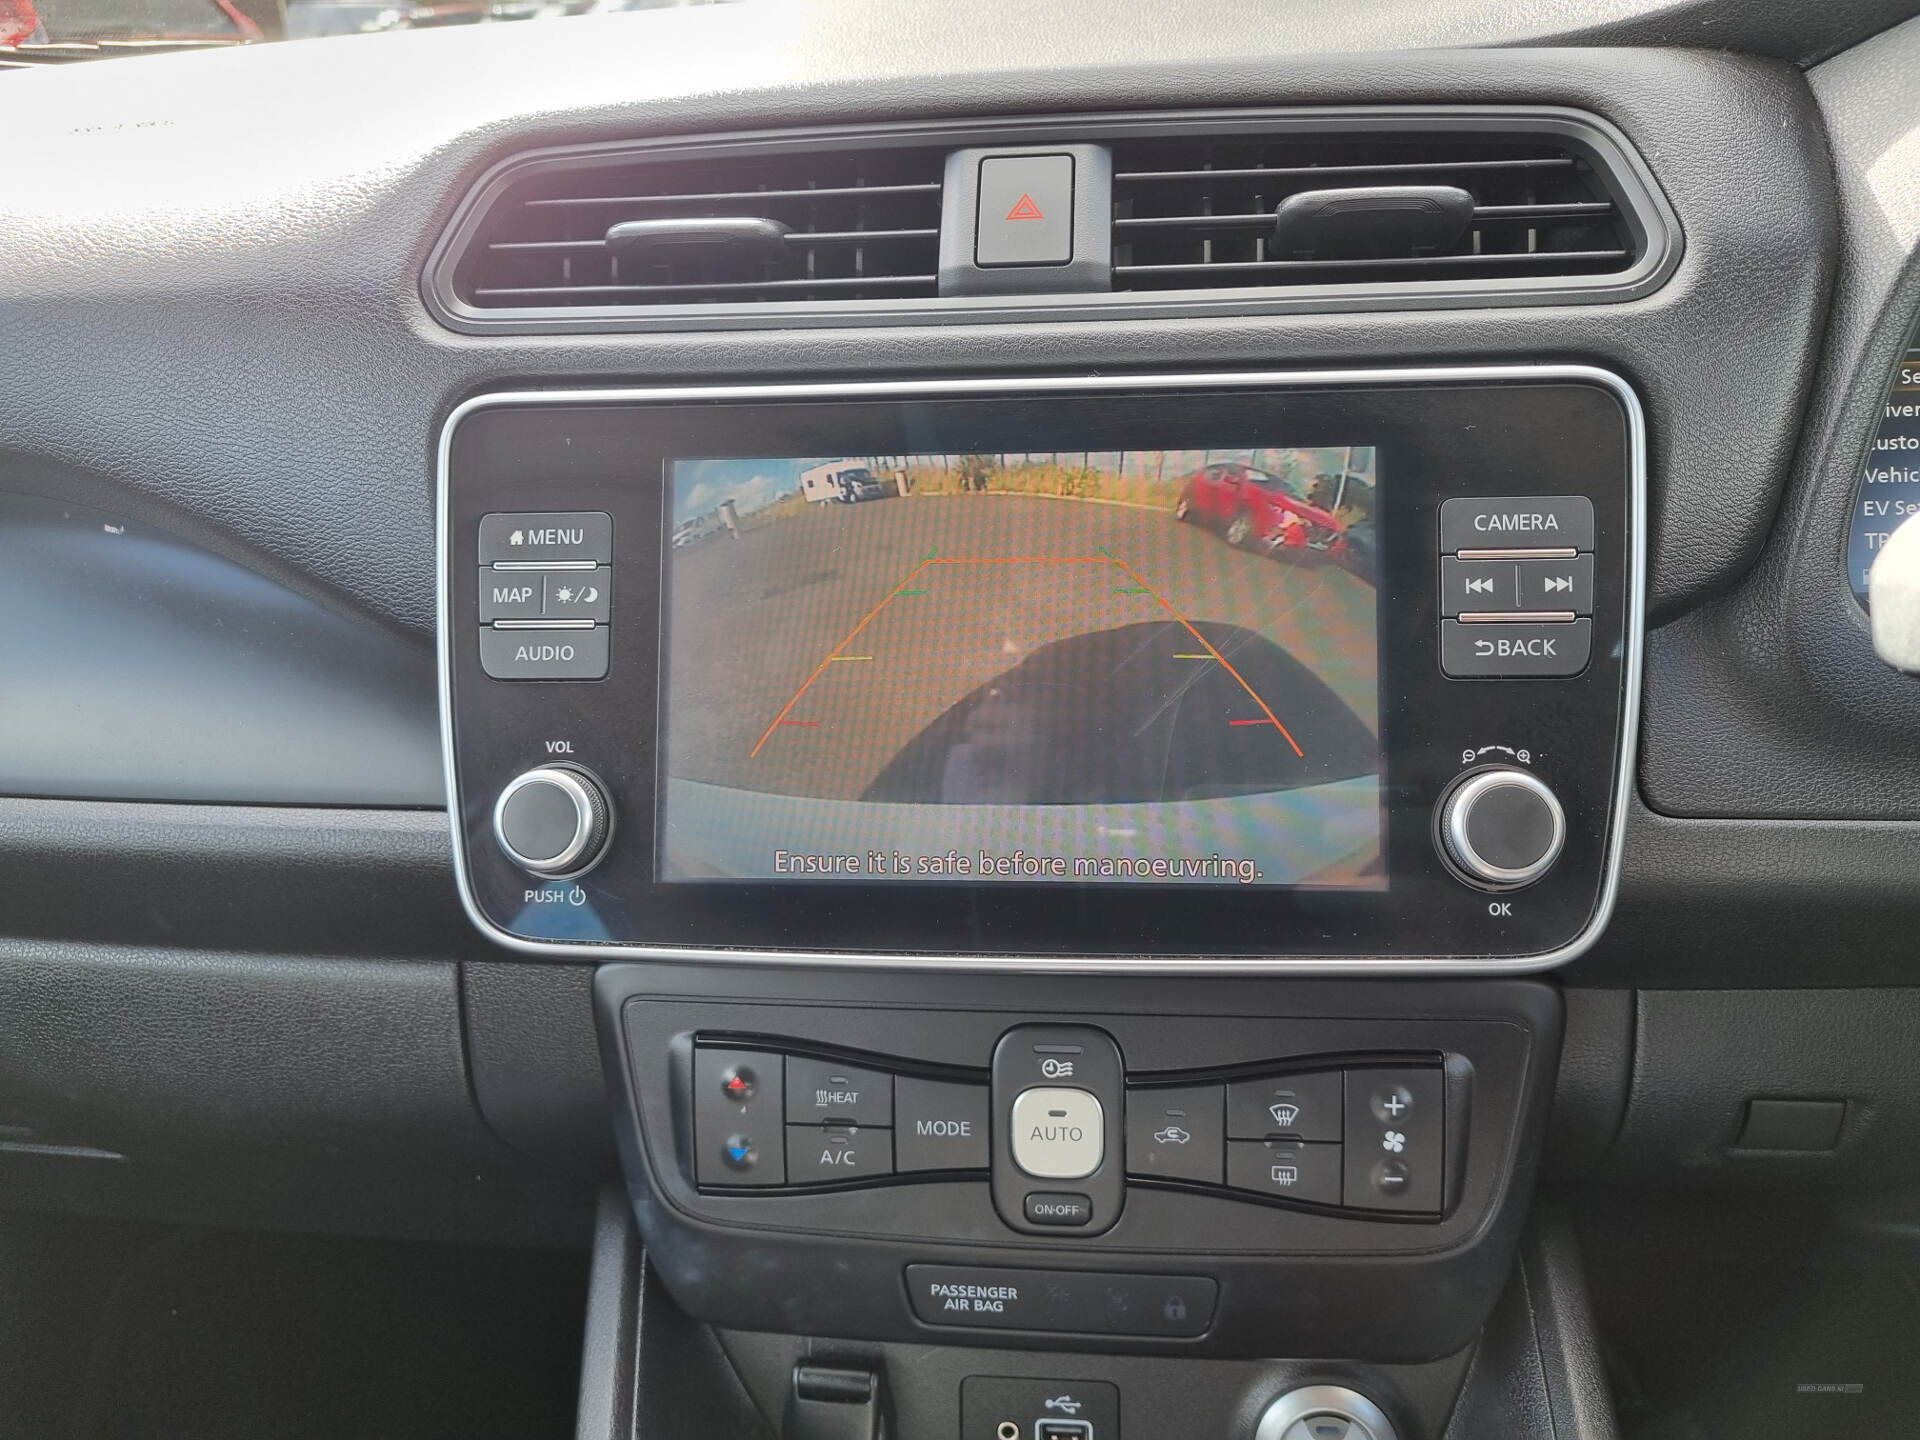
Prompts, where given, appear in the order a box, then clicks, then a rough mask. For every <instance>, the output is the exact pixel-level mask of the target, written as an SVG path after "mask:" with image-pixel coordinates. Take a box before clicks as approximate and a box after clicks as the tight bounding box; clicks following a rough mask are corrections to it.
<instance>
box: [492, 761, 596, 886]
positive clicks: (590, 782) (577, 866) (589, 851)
mask: <svg viewBox="0 0 1920 1440" xmlns="http://www.w3.org/2000/svg"><path fill="white" fill-rule="evenodd" d="M612 833H613V805H612V802H610V801H609V800H608V799H607V792H606V790H605V788H604V787H603V786H602V785H601V784H600V782H599V781H598V780H596V779H595V778H594V777H593V776H592V775H590V774H588V773H587V772H586V771H585V770H582V769H581V768H580V767H579V766H577V765H541V766H539V767H538V768H536V769H533V770H529V771H527V772H526V773H524V774H522V775H516V776H515V777H514V778H513V779H512V780H511V781H509V782H508V784H507V788H506V789H504V790H502V791H501V792H500V798H499V800H498V801H496V802H495V803H494V807H493V837H494V839H496V840H498V841H499V842H500V848H501V849H502V850H504V851H506V854H507V858H508V859H509V860H511V861H513V863H514V864H516V865H518V866H519V867H520V868H521V869H522V870H526V871H529V872H531V873H532V874H535V875H540V876H543V877H545V878H546V879H549V880H565V879H567V878H569V877H571V876H574V875H583V874H585V873H586V872H587V871H589V870H591V869H592V868H593V867H594V866H595V865H597V864H599V863H600V857H601V856H602V855H603V854H605V853H606V849H607V840H608V837H609V836H611V835H612Z"/></svg>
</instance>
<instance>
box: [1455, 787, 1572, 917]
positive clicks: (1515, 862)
mask: <svg viewBox="0 0 1920 1440" xmlns="http://www.w3.org/2000/svg"><path fill="white" fill-rule="evenodd" d="M1435 828H1436V830H1437V838H1438V840H1439V842H1440V850H1441V853H1442V854H1443V855H1444V856H1445V857H1446V858H1447V860H1448V861H1449V862H1450V863H1451V864H1452V865H1453V867H1454V869H1455V870H1457V871H1458V872H1459V873H1460V875H1461V877H1462V878H1463V879H1465V880H1467V881H1468V882H1469V883H1470V884H1474V885H1480V886H1483V887H1486V888H1489V889H1495V890H1517V889H1519V888H1520V887H1521V886H1522V885H1531V884H1533V882H1534V881H1536V880H1538V879H1539V878H1540V877H1541V876H1542V875H1544V874H1546V873H1547V871H1549V870H1551V869H1552V868H1553V862H1554V861H1555V860H1558V859H1559V858H1560V847H1561V846H1562V845H1563V844H1565V843H1566V838H1567V816H1566V812H1565V811H1564V810H1562V809H1561V808H1560V801H1559V799H1558V798H1557V797H1556V796H1555V795H1554V793H1553V791H1552V790H1550V789H1548V788H1547V785H1546V782H1545V781H1543V780H1541V779H1540V777H1539V776H1537V775H1534V774H1532V773H1531V772H1530V771H1526V770H1515V769H1511V768H1500V769H1493V770H1478V771H1475V772H1474V773H1473V774H1471V775H1468V776H1466V777H1464V778H1463V779H1461V780H1459V781H1458V782H1457V783H1455V785H1454V787H1453V788H1452V789H1451V790H1449V791H1448V792H1447V794H1446V797H1445V798H1444V799H1443V800H1442V801H1441V802H1440V812H1439V817H1438V824H1437V826H1436V827H1435Z"/></svg>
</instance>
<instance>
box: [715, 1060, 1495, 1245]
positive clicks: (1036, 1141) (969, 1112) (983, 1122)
mask: <svg viewBox="0 0 1920 1440" xmlns="http://www.w3.org/2000/svg"><path fill="white" fill-rule="evenodd" d="M801 1043H802V1042H798V1041H791V1040H781V1039H771V1040H767V1041H763V1042H748V1041H741V1040H734V1039H729V1038H722V1037H712V1038H709V1037H706V1036H702V1037H700V1038H699V1039H698V1040H697V1041H696V1043H695V1046H694V1050H693V1104H692V1107H691V1116H690V1120H691V1125H692V1147H691V1148H692V1155H693V1170H694V1179H695V1181H696V1183H697V1184H698V1186H699V1187H700V1189H701V1190H703V1191H705V1192H708V1193H711V1194H727V1193H752V1194H757V1195H762V1196H767V1197H769V1198H773V1197H777V1196H778V1195H780V1194H782V1193H793V1192H806V1191H809V1190H815V1189H819V1188H821V1187H829V1186H831V1187H837V1188H842V1189H845V1188H861V1187H870V1186H874V1185H883V1184H897V1183H902V1182H911V1181H915V1180H922V1179H942V1178H977V1179H984V1180H986V1181H988V1183H989V1185H990V1188H991V1193H992V1197H993V1204H994V1209H995V1211H996V1212H997V1214H998V1216H999V1219H1000V1221H1001V1223H1002V1224H1004V1225H1005V1226H1006V1228H1007V1229H1008V1230H1010V1231H1014V1232H1020V1233H1027V1234H1047V1233H1054V1234H1060V1233H1079V1234H1089V1235H1091V1234H1099V1233H1101V1232H1103V1231H1106V1230H1108V1229H1110V1228H1111V1227H1112V1226H1113V1225H1114V1223H1115V1222H1116V1221H1117V1220H1118V1219H1119V1217H1120V1214H1121V1211H1122V1210H1123V1209H1124V1207H1125V1205H1126V1202H1127V1191H1128V1187H1129V1186H1138V1185H1146V1186H1153V1187H1162V1188H1179V1189H1189V1190H1193V1191H1196V1192H1202V1193H1209V1194H1214V1195H1218V1196H1221V1197H1223V1198H1231V1199H1235V1200H1240V1201H1245V1202H1249V1203H1276V1204H1280V1205H1285V1206H1298V1207H1308V1208H1316V1209H1326V1210H1341V1211H1348V1212H1355V1213H1359V1214H1362V1215H1382V1216H1384V1215H1393V1216H1401V1217H1405V1218H1409V1219H1417V1220H1428V1221H1433V1220H1438V1219H1439V1218H1440V1217H1441V1214H1442V1212H1443V1211H1444V1209H1445V1206H1446V1196H1447V1184H1446V1175H1447V1154H1448V1148H1449V1141H1448V1131H1447V1123H1446V1118H1445V1117H1446V1074H1445V1071H1444V1069H1443V1059H1444V1057H1442V1056H1440V1055H1437V1054H1418V1053H1414V1054H1408V1055H1402V1056H1395V1057H1390V1058H1389V1057H1381V1056H1369V1057H1367V1058H1365V1059H1364V1060H1362V1059H1351V1060H1342V1059H1340V1058H1338V1057H1326V1056H1293V1057H1275V1058H1273V1059H1271V1060H1269V1061H1266V1062H1263V1063H1257V1064H1255V1065H1252V1066H1238V1067H1235V1068H1234V1069H1233V1070H1232V1071H1231V1072H1230V1073H1224V1074H1217V1075H1206V1074H1199V1075H1196V1074H1191V1073H1187V1074H1172V1075H1169V1074H1154V1073H1135V1074H1131V1075H1130V1074H1128V1073H1127V1070H1126V1066H1125V1062H1124V1060H1123V1058H1122V1056H1121V1053H1120V1050H1119V1047H1118V1046H1117V1045H1116V1044H1115V1043H1114V1040H1113V1038H1112V1036H1110V1035H1109V1034H1107V1033H1106V1032H1105V1031H1103V1030H1100V1029H1097V1028H1094V1027H1090V1026H1074V1025H1023V1026H1017V1027H1015V1028H1012V1029H1009V1030H1007V1031H1006V1032H1005V1033H1004V1034H1003V1035H1001V1036H1000V1038H999V1040H998V1042H997V1043H996V1044H995V1046H994V1049H993V1056H992V1061H991V1064H990V1066H989V1068H988V1069H987V1070H986V1071H985V1072H984V1073H977V1074H960V1075H947V1076H944V1077H942V1078H937V1079H936V1078H930V1077H928V1076H925V1075H917V1074H914V1073H912V1071H911V1069H910V1068H908V1067H910V1066H911V1063H912V1062H910V1061H904V1060H901V1061H892V1062H886V1063H882V1064H876V1063H874V1061H873V1060H872V1059H871V1058H867V1057H862V1058H861V1059H860V1060H855V1059H852V1058H837V1057H835V1056H833V1055H832V1054H831V1053H830V1052H827V1051H814V1052H812V1053H807V1052H803V1051H801V1050H799V1049H797V1048H796V1047H797V1046H799V1045H800V1044H801ZM1453 1138H1454V1142H1455V1148H1457V1146H1458V1143H1459V1142H1460V1141H1461V1140H1462V1138H1463V1137H1462V1136H1460V1135H1458V1134H1456V1135H1455V1136H1454V1137H1453ZM768 1218H769V1219H770V1220H773V1219H777V1212H774V1211H770V1212H769V1214H768Z"/></svg>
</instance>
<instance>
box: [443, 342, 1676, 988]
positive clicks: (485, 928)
mask: <svg viewBox="0 0 1920 1440" xmlns="http://www.w3.org/2000/svg"><path fill="white" fill-rule="evenodd" d="M1503 380H1505V381H1529V380H1533V381H1538V380H1567V381H1575V382H1584V383H1587V384H1593V385H1599V386H1601V387H1602V388H1604V389H1606V390H1609V391H1611V392H1612V393H1613V394H1614V396H1615V397H1616V398H1617V399H1618V400H1619V401H1620V404H1621V408H1622V409H1624V410H1625V411H1626V416H1627V448H1628V456H1627V459H1628V468H1629V475H1628V517H1627V520H1628V535H1627V616H1626V652H1627V653H1626V665H1625V668H1624V673H1623V675H1622V681H1621V683H1622V685H1623V687H1624V690H1625V693H1624V694H1623V695H1622V696H1621V711H1620V744H1619V748H1618V752H1617V755H1618V763H1617V766H1616V771H1615V775H1614V785H1613V811H1612V814H1611V815H1610V816H1609V819H1608V834H1607V853H1606V862H1605V866H1604V870H1603V873H1602V878H1601V885H1600V899H1599V903H1598V904H1597V905H1596V906H1595V907H1594V911H1593V915H1592V916H1591V918H1589V920H1588V921H1587V924H1586V927H1585V928H1584V929H1582V930H1581V932H1580V933H1579V934H1578V935H1576V936H1575V937H1574V938H1573V939H1572V940H1570V941H1569V942H1568V943H1567V944H1565V945H1562V946H1560V947H1559V948H1558V949H1556V950H1548V951H1544V952H1542V953H1540V954H1535V955H1520V956H1512V957H1488V956H1472V955H1466V956H1462V955H1392V956H1339V955H1329V956H1322V955H1143V956H1138V957H1133V956H1116V955H954V954H915V953H912V952H909V951H898V952H867V953H846V952H838V951H830V950H746V949H727V948H716V949H701V948H698V947H689V946H672V945H621V944H610V943H609V944H602V943H590V942H556V941H548V940H527V939H523V938H522V937H520V936H518V935H512V934H509V933H508V932H507V931H505V930H502V929H500V927H499V926H497V925H495V924H494V923H493V922H492V921H491V920H489V919H488V918H487V917H486V916H485V915H484V914H482V913H481V911H480V907H479V906H478V904H476V903H475V901H474V898H473V891H472V887H471V886H470V885H469V884H468V880H467V853H466V836H465V827H464V825H463V824H462V822H461V805H460V790H459V785H458V781H457V776H456V774H455V767H454V753H453V685H452V678H453V673H452V665H453V653H452V642H451V639H450V635H451V630H450V628H449V622H450V609H451V605H452V589H451V585H452V580H451V570H450V566H449V564H448V561H449V558H450V556H449V550H448V545H449V540H450V536H449V534H448V519H447V482H448V463H449V459H450V457H451V455H452V450H453V432H454V430H455V428H456V427H457V426H458V425H459V424H460V422H461V421H462V420H463V419H465V418H466V417H467V416H468V415H470V414H472V413H473V412H474V411H476V410H481V409H490V408H494V407H498V406H534V405H608V404H655V405H660V404H672V403H675V402H686V401H707V400H845V399H868V400H872V399H880V400H888V399H894V400H927V399H940V398H943V397H948V396H983V395H984V396H991V395H1030V394H1035V393H1047V392H1057V393H1066V394H1076V393H1087V392H1091V391H1105V390H1180V389H1197V388H1202V387H1215V388H1217V387H1223V386H1224V387H1247V388H1254V387H1282V386H1284V387H1300V388H1304V387H1308V386H1317V387H1328V386H1336V385H1433V384H1456V383H1460V382H1463V381H1465V382H1498V381H1503ZM438 471H439V473H438V477H437V480H436V483H435V492H434V493H435V514H434V547H435V554H434V572H435V587H434V588H435V594H436V604H435V608H436V611H437V617H438V623H437V625H436V627H435V628H436V631H437V642H436V648H437V652H438V670H439V681H440V750H441V758H442V762H443V764H444V765H445V767H446V779H447V818H448V824H449V827H450V829H451V831H452V836H453V861H454V879H455V882H456V884H457V885H458V886H459V890H460V903H461V905H462V906H463V907H464V908H465V909H466V912H467V915H468V917H469V918H470V919H471V920H472V921H473V923H474V925H475V926H476V927H477V928H478V929H479V930H480V932H481V933H482V934H483V935H485V936H486V937H487V938H488V939H490V940H492V941H494V942H495V943H496V944H499V945H503V946H505V947H506V948H508V949H510V950H517V951H519V952H520V953H521V954H523V955H543V956H551V957H554V958H557V959H566V960H573V961H576V962H577V961H580V960H588V959H590V960H595V961H598V960H663V961H686V962H693V963H698V964H728V965H802V966H826V967H829V968H838V969H888V970H896V969H897V970H948V971H968V970H979V969H988V970H1000V971H1025V972H1030V973H1046V972H1052V973H1056V974H1057V973H1063V972H1064V973H1078V974H1110V975H1170V974H1184V975H1282V974H1284V975H1402V976H1405V975H1515V974H1527V973H1531V972H1535V971H1540V970H1550V969H1552V968H1554V967H1555V966H1557V965H1564V964H1565V963H1566V962H1568V961H1569V960H1572V959H1574V958H1575V957H1576V956H1579V955H1581V954H1583V953H1585V952H1586V950H1587V949H1588V948H1589V947H1590V946H1591V945H1592V944H1593V943H1594V941H1596V940H1597V939H1599V938H1600V934H1601V932H1602V931H1603V930H1605V929H1606V926H1607V922H1608V920H1610V919H1611V918H1612V916H1613V906H1614V900H1615V897H1616V896H1617V895H1618V893H1619V889H1620V860H1621V850H1622V844H1623V840H1624V834H1625V829H1626V813H1627V805H1628V803H1629V801H1630V800H1631V798H1632V794H1633V756H1634V754H1635V751H1636V746H1637V741H1638V737H1639V733H1640V668H1641V652H1642V650H1643V648H1644V645H1645V639H1646V637H1645V630H1646V586H1647V577H1646V572H1647V552H1646V544H1647V542H1646V531H1647V426H1646V415H1645V412H1644V411H1642V409H1641V407H1640V397H1639V396H1638V395H1637V394H1635V393H1634V390H1633V387H1632V386H1631V385H1629V384H1628V383H1627V382H1626V381H1625V380H1624V379H1622V378H1621V377H1620V376H1618V375H1616V374H1614V373H1613V372H1612V371H1610V370H1602V369H1600V368H1598V367H1597V366H1591V365H1556V364H1541V365H1455V366H1431V367H1426V368H1413V369H1377V370H1368V369H1354V370H1282V371H1244V370H1242V371H1229V372H1223V373H1219V374H1206V373H1199V374H1194V373H1183V374H1177V375H1079V376H1047V377H1036V376H1018V377H1005V376H1002V377H996V378H981V379H963V380H893V381H871V382H869V381H852V382H846V383H820V384H808V383H794V384H784V385H694V386H664V387H659V388H651V389H589V390H515V391H498V392H495V393H493V394H487V395H476V396H474V397H473V398H472V399H470V400H467V401H464V402H463V403H462V404H460V405H458V406H456V407H454V410H453V412H452V413H451V414H450V415H448V416H447V419H446V423H445V424H444V425H442V426H441V429H440V446H439V460H438Z"/></svg>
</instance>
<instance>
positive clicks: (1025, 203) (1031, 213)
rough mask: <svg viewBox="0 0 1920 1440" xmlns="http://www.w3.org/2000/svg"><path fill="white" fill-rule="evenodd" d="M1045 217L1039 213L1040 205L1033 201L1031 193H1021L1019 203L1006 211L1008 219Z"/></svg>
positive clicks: (1037, 218)
mask: <svg viewBox="0 0 1920 1440" xmlns="http://www.w3.org/2000/svg"><path fill="white" fill-rule="evenodd" d="M1046 218H1047V217H1046V216H1044V215H1042V214H1041V213H1040V207H1039V206H1038V205H1036V204H1034V203H1033V197H1032V196H1031V195H1022V196H1021V197H1020V203H1019V204H1018V205H1016V206H1014V207H1013V209H1011V210H1009V211H1008V212H1007V219H1009V220H1044V219H1046Z"/></svg>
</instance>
